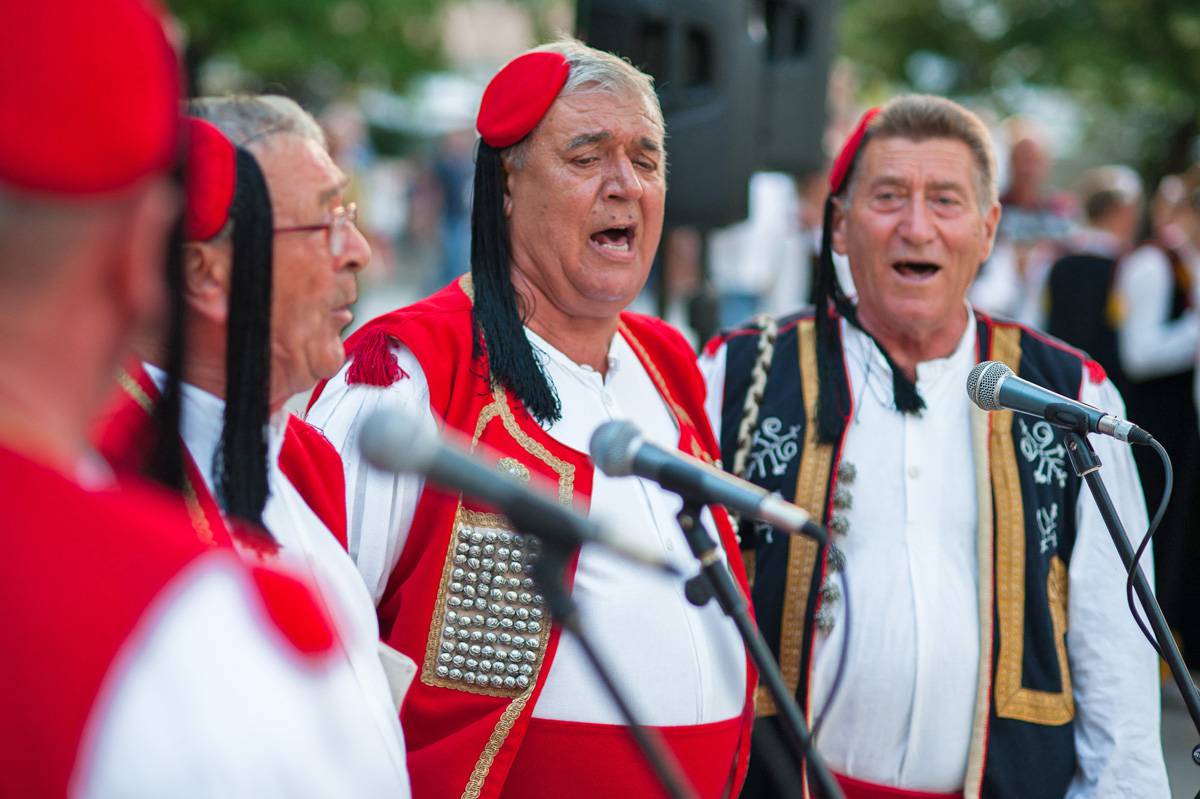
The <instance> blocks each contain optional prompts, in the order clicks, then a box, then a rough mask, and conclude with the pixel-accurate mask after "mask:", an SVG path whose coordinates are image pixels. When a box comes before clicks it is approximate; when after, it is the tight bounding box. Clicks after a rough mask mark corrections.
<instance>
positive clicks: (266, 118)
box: [187, 94, 328, 150]
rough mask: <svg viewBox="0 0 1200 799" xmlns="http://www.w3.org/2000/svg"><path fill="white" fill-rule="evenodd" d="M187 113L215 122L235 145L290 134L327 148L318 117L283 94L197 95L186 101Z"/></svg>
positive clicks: (248, 145) (247, 145) (248, 143)
mask: <svg viewBox="0 0 1200 799" xmlns="http://www.w3.org/2000/svg"><path fill="white" fill-rule="evenodd" d="M187 112H188V114H189V115H191V116H195V117H199V118H200V119H204V120H207V121H209V122H211V123H212V124H214V125H216V126H217V127H218V128H220V129H221V132H222V133H224V134H225V135H226V136H228V137H229V140H230V141H231V142H233V143H234V144H235V145H237V146H238V147H252V146H254V145H255V144H256V143H257V142H260V141H263V140H265V139H269V138H270V137H272V136H277V135H280V134H292V135H295V136H300V137H301V138H305V139H310V140H311V141H314V142H316V143H317V144H319V145H320V146H321V149H323V150H324V149H328V145H327V143H326V141H325V132H324V131H322V130H321V126H320V125H319V124H317V120H315V119H313V116H312V114H310V113H308V112H307V111H305V110H304V109H303V108H301V107H300V104H299V103H297V102H296V101H295V100H293V99H291V98H290V97H284V96H283V95H279V94H241V95H230V96H227V97H197V98H196V99H194V100H191V101H190V102H188V109H187Z"/></svg>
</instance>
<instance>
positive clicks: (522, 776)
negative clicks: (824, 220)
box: [308, 41, 753, 799]
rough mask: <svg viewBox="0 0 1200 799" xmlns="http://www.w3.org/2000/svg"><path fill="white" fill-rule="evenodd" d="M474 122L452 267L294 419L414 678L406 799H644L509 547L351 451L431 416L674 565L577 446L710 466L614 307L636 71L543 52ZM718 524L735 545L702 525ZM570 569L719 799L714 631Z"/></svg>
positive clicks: (632, 253) (642, 249)
mask: <svg viewBox="0 0 1200 799" xmlns="http://www.w3.org/2000/svg"><path fill="white" fill-rule="evenodd" d="M477 124H478V128H479V132H480V134H481V136H482V142H481V144H480V145H479V155H478V162H477V167H476V177H475V197H474V210H473V214H474V218H473V231H472V233H473V241H472V259H471V273H470V274H469V275H467V276H464V277H463V278H461V279H460V280H458V281H457V282H455V283H453V284H451V285H449V286H447V287H446V288H444V289H443V290H441V291H440V292H438V293H436V294H434V295H433V296H431V297H429V298H427V299H425V300H422V301H420V302H418V303H416V304H415V305H412V306H409V307H407V308H401V309H400V310H397V311H395V312H393V313H390V314H387V315H385V316H382V317H380V318H378V319H376V320H374V321H373V322H371V323H369V324H368V325H367V326H366V328H365V329H364V330H362V331H360V332H359V333H357V334H356V335H355V336H353V337H352V338H351V339H350V341H349V342H348V349H349V351H350V353H351V358H352V361H351V363H350V364H349V365H348V367H347V368H346V369H343V370H342V371H341V372H340V373H339V374H338V375H337V376H336V377H335V378H334V379H333V380H331V381H329V383H328V384H327V385H326V386H325V387H324V389H323V391H321V393H320V396H319V399H318V400H317V401H316V402H315V404H314V405H313V407H312V408H311V410H310V413H309V417H308V418H309V421H310V422H312V423H314V424H316V425H317V426H318V427H321V428H323V429H324V431H325V433H326V434H327V435H328V436H329V437H330V438H331V439H332V440H333V441H334V442H335V444H336V445H337V446H338V447H339V449H340V450H341V452H342V456H343V458H344V460H345V463H346V477H347V492H348V497H349V508H348V510H349V529H350V537H349V539H350V550H351V552H352V554H353V555H354V556H355V558H356V560H357V563H358V567H359V569H360V571H361V572H362V574H363V575H364V577H365V578H366V580H367V583H368V585H369V586H370V587H371V589H372V590H373V591H374V593H375V597H376V600H377V603H378V606H379V613H380V618H381V620H382V623H383V635H384V638H385V640H387V641H388V642H389V643H391V644H392V645H393V646H395V647H396V648H397V649H399V650H400V651H402V652H404V653H406V654H408V655H410V656H411V657H413V658H414V659H416V660H417V661H418V663H419V665H420V668H421V673H420V678H419V680H418V681H417V683H416V684H414V686H413V688H412V690H411V692H410V694H409V697H408V699H407V701H406V702H405V705H404V707H403V710H402V715H401V720H402V723H403V726H404V729H405V736H406V739H407V741H408V745H409V769H410V772H411V775H412V779H413V790H414V794H415V795H419V796H432V797H449V796H454V797H457V796H489V797H494V796H507V797H525V798H526V799H528V798H529V797H535V798H536V797H562V796H573V797H581V796H582V797H593V796H594V797H601V796H604V797H611V796H654V795H658V793H657V791H658V789H657V788H656V787H655V785H654V782H653V778H652V775H651V773H650V772H649V771H648V769H647V768H646V767H645V766H644V765H643V763H642V762H641V760H640V758H639V757H638V755H637V753H636V750H634V749H633V746H632V742H631V741H630V739H629V737H628V734H627V732H626V730H625V729H624V728H623V727H622V726H620V722H621V719H620V716H619V715H618V713H617V712H616V710H615V708H614V707H613V706H612V705H611V703H610V702H609V700H608V698H607V696H606V695H605V694H604V692H603V690H602V688H601V686H600V685H599V684H598V683H597V681H596V680H595V679H594V677H593V676H592V674H591V671H590V670H589V667H588V664H587V661H586V659H585V657H584V654H583V652H582V650H581V649H580V647H579V646H578V645H577V643H576V642H575V640H574V639H571V638H562V637H561V636H560V634H559V629H558V627H557V626H556V625H551V624H549V623H548V619H547V611H546V608H545V605H544V602H543V599H542V597H541V596H540V595H539V594H538V593H537V591H536V588H535V587H534V586H533V584H532V582H531V581H530V579H529V578H528V576H527V575H526V574H525V567H526V564H527V561H528V555H529V546H528V545H527V544H526V542H524V541H523V540H522V538H521V536H519V535H518V534H517V533H516V532H515V531H513V530H511V529H509V528H508V526H507V524H506V522H505V521H504V519H503V518H502V517H497V516H494V515H491V514H488V513H484V512H481V509H480V508H479V507H478V506H477V505H475V504H474V503H472V502H471V500H470V499H469V498H466V497H464V498H462V499H461V500H460V499H459V498H458V497H457V496H451V495H448V494H446V493H443V492H439V491H435V490H433V489H430V488H426V487H425V486H424V485H423V484H422V481H421V480H420V479H419V478H416V477H405V476H402V477H399V478H395V477H393V476H392V475H384V474H382V473H372V472H371V471H369V470H368V468H367V465H366V464H365V463H364V462H362V460H361V459H360V457H359V455H358V454H357V453H358V441H357V438H358V434H359V430H360V425H361V423H362V421H363V420H364V419H365V418H366V417H367V416H368V415H369V414H370V413H371V412H372V411H374V410H375V409H379V408H391V409H396V410H399V411H403V412H407V413H410V414H417V415H419V416H422V417H424V418H426V419H436V420H437V421H436V423H437V424H438V425H440V426H444V427H446V428H449V429H455V430H459V431H462V432H464V433H465V434H466V435H467V436H468V437H471V439H472V440H473V441H474V442H477V443H479V444H484V445H488V446H489V447H491V448H492V449H494V450H497V451H499V452H500V453H501V454H502V455H503V456H504V458H503V459H502V460H501V461H500V464H501V467H502V468H505V469H507V470H509V471H511V472H513V473H515V474H517V475H520V476H522V477H525V478H529V477H531V476H534V475H537V476H541V477H543V478H548V479H549V480H551V481H553V483H554V484H556V485H557V486H558V496H559V498H560V500H561V501H563V502H571V501H572V500H573V501H574V502H575V503H576V504H578V505H580V506H583V507H587V508H588V509H589V510H588V512H589V514H590V515H592V516H597V517H604V518H607V519H608V520H610V521H612V522H613V523H614V525H615V526H616V528H617V529H618V530H619V532H620V534H621V535H624V536H629V537H631V538H635V539H636V540H638V541H639V542H640V543H641V544H642V545H644V546H650V547H652V548H654V549H657V550H659V551H660V552H661V554H662V555H663V556H664V557H665V558H667V559H668V560H670V561H672V562H674V563H675V564H677V565H678V566H680V567H681V568H684V569H687V570H688V571H694V569H695V566H694V565H693V564H691V563H690V562H689V561H690V560H691V555H690V554H689V551H688V547H687V544H686V542H685V540H684V538H683V536H682V533H681V532H680V531H679V529H678V527H677V524H676V521H675V519H674V514H675V513H676V512H677V511H678V510H679V507H680V503H679V500H678V499H677V498H675V497H674V496H671V495H668V494H666V493H664V492H663V491H662V490H660V489H659V488H658V487H657V486H655V485H653V484H651V483H647V482H644V481H642V480H638V479H610V478H608V477H606V476H605V475H603V474H601V473H599V472H598V471H597V470H596V469H595V468H594V466H593V464H592V462H591V460H590V459H589V458H588V456H587V455H586V454H585V453H586V451H587V448H588V441H589V438H590V436H591V434H592V432H593V431H594V429H595V428H596V427H597V426H598V425H600V424H601V423H603V422H605V421H608V420H610V419H636V420H637V424H638V425H639V426H640V427H641V428H642V430H643V431H644V432H645V434H646V435H647V437H648V438H649V439H651V440H653V441H655V442H656V443H658V444H660V445H662V446H665V447H669V448H672V449H674V448H680V449H682V450H684V451H686V452H688V453H691V454H695V455H698V456H700V457H707V458H710V459H712V458H713V457H714V456H715V442H714V441H713V439H712V435H711V431H710V429H709V426H708V423H707V422H706V421H705V418H704V408H703V391H704V387H703V382H702V380H701V377H700V375H699V373H698V371H697V370H696V368H695V364H694V358H693V356H692V352H691V350H690V348H689V346H688V345H687V343H686V342H685V341H684V340H683V338H682V337H681V336H680V335H679V334H678V333H677V332H676V331H674V330H672V329H671V328H669V327H668V326H667V325H665V324H663V323H662V322H660V321H658V320H655V319H650V318H646V317H643V316H638V315H636V314H631V313H627V312H624V311H623V309H624V308H625V307H626V306H627V305H629V303H630V302H631V301H632V300H633V299H634V298H635V297H636V296H637V294H638V292H639V291H640V290H641V288H642V286H643V284H644V283H645V281H646V277H647V274H648V272H649V270H650V266H651V262H652V260H653V258H654V252H655V249H656V247H657V246H658V242H659V236H660V234H661V232H662V222H663V204H664V196H665V193H666V152H665V149H664V131H663V120H662V113H661V110H660V108H659V105H658V102H657V99H656V97H655V94H654V91H653V88H652V86H651V83H650V79H649V78H648V77H647V76H646V75H644V74H642V73H640V72H638V71H637V70H635V69H634V68H633V67H631V66H630V65H629V64H628V63H627V62H625V61H622V60H620V59H618V58H615V57H613V56H611V55H609V54H607V53H603V52H600V51H597V50H594V49H591V48H588V47H585V46H583V45H582V44H580V43H578V42H573V41H565V42H560V43H557V44H553V45H549V46H545V47H541V48H538V49H536V50H534V51H531V52H528V53H526V54H524V55H522V56H519V57H518V58H516V59H514V60H513V61H512V62H510V63H509V64H508V65H507V66H505V67H504V69H502V70H501V71H500V72H499V74H497V75H496V77H495V78H494V79H493V80H492V82H491V84H490V85H489V86H488V89H487V91H486V92H485V94H484V98H483V102H482V105H481V108H480V111H479V118H478V123H477ZM710 523H713V520H710ZM715 525H716V527H717V528H719V533H720V537H721V539H722V541H723V543H724V544H725V547H726V549H727V551H729V552H736V549H735V547H736V544H735V543H734V539H733V537H732V531H731V529H730V528H729V526H728V524H727V519H726V517H725V516H724V514H723V513H721V512H718V513H716V514H715ZM732 560H733V561H735V563H734V568H735V571H736V573H737V574H738V576H739V578H740V577H741V567H740V560H739V559H738V558H733V559H732ZM569 575H570V578H571V580H572V581H573V589H572V591H573V596H574V599H575V601H576V602H577V603H578V605H579V606H580V609H581V615H582V618H583V620H584V622H585V624H586V626H587V627H588V628H589V631H590V634H591V636H592V637H593V638H594V639H595V641H596V642H598V644H599V647H600V649H601V650H602V652H603V654H604V656H605V658H606V659H607V660H608V661H609V663H610V664H611V665H612V666H613V667H614V669H615V671H616V675H617V679H618V681H619V682H620V684H621V685H622V686H623V687H624V688H625V689H626V690H627V691H628V692H629V693H630V694H631V698H632V702H633V705H634V706H635V707H636V708H638V709H639V710H640V712H641V713H642V714H643V716H644V720H645V721H646V722H647V723H648V724H650V725H653V726H655V727H657V728H658V729H659V731H660V732H661V733H662V735H663V737H664V738H665V739H666V742H667V745H668V746H669V747H670V748H671V749H672V750H673V751H674V753H675V754H676V756H677V757H678V758H679V760H680V761H681V763H682V766H683V769H684V771H685V773H686V775H687V777H688V778H689V779H690V781H691V782H692V784H693V785H694V786H695V787H696V788H697V790H698V791H699V793H700V795H701V796H705V797H718V796H729V795H735V794H736V792H737V790H738V788H739V787H740V784H741V781H742V774H743V773H744V768H745V764H746V755H747V743H748V733H749V729H748V706H749V705H748V699H749V693H750V687H751V685H752V681H753V672H752V670H751V669H750V668H748V666H747V663H746V656H745V651H744V649H743V647H742V645H741V643H740V641H739V640H738V638H737V633H736V631H735V629H734V627H733V625H732V623H731V622H729V621H728V620H727V619H726V618H725V617H724V616H723V615H722V613H721V611H720V609H719V608H717V607H716V606H715V604H713V603H710V604H709V606H707V607H703V608H697V607H694V606H692V605H691V604H689V603H688V601H687V600H686V599H685V598H684V595H683V592H682V589H681V585H680V584H679V582H678V581H675V580H671V579H668V578H666V577H663V576H661V575H658V574H652V573H649V572H644V571H641V570H638V569H635V568H631V567H627V566H626V565H625V564H624V563H622V562H619V561H617V560H614V559H613V558H612V557H611V556H610V555H608V554H607V553H605V552H603V551H594V550H593V549H592V548H590V547H584V549H583V550H582V552H581V553H580V555H579V557H578V560H577V562H576V563H574V564H573V565H572V568H571V569H570V570H569Z"/></svg>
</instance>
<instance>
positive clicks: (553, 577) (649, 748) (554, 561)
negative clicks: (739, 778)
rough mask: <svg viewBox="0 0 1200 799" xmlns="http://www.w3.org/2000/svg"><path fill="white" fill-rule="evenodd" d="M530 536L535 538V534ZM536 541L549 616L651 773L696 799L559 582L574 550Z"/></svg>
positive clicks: (684, 797)
mask: <svg viewBox="0 0 1200 799" xmlns="http://www.w3.org/2000/svg"><path fill="white" fill-rule="evenodd" d="M531 537H533V538H536V536H531ZM539 540H540V541H541V543H542V547H541V552H540V553H539V554H538V557H537V558H536V559H535V560H534V562H533V564H532V565H531V566H530V569H529V573H530V576H531V577H532V578H533V581H534V583H536V584H537V586H538V588H539V589H540V590H541V592H542V596H543V597H544V598H545V600H546V607H547V609H548V610H549V611H550V616H551V617H552V618H553V619H554V620H555V621H556V622H558V624H559V625H560V626H561V627H562V628H563V630H565V631H567V632H569V633H571V635H573V636H575V640H577V641H578V642H579V645H580V647H581V648H582V649H583V653H584V655H585V656H586V657H587V660H588V663H589V664H590V665H591V667H592V670H593V671H595V672H596V676H597V677H599V678H600V682H601V683H603V685H604V688H605V690H606V691H607V692H608V695H609V696H610V697H611V698H612V701H613V704H615V705H616V706H617V709H618V710H619V711H620V713H621V716H622V718H624V719H625V724H626V726H628V727H629V733H630V735H632V736H633V740H634V742H635V743H636V744H637V746H638V749H640V750H641V752H642V755H643V756H644V757H645V758H646V762H647V763H649V765H650V768H651V769H652V770H653V771H654V775H655V776H656V777H657V778H658V781H659V782H660V783H662V786H663V789H664V790H665V791H666V792H667V794H668V795H669V796H670V797H671V798H672V799H696V792H695V790H693V789H692V787H691V785H690V784H689V783H688V781H687V778H686V777H685V776H684V774H683V770H682V769H681V768H680V767H679V762H678V761H677V760H676V759H675V757H674V756H673V755H672V754H671V753H670V751H668V750H667V747H666V746H665V745H664V744H663V741H662V738H661V737H659V735H658V733H657V732H655V731H653V730H649V729H647V728H646V727H644V726H642V724H641V723H640V722H639V721H638V720H637V717H636V716H635V714H634V712H633V708H632V707H630V705H629V702H628V700H627V699H626V698H625V696H624V694H622V692H621V689H620V688H619V687H618V686H617V683H616V680H615V679H614V678H613V675H612V672H611V671H610V670H609V668H608V666H607V665H605V663H604V661H603V660H601V658H600V654H599V652H598V651H597V650H596V647H595V646H594V645H593V643H592V641H591V639H590V638H588V636H587V635H586V633H585V632H584V629H583V625H582V624H581V623H580V619H579V608H578V606H577V605H576V604H575V600H574V599H572V598H571V594H570V592H569V591H567V590H566V587H565V586H564V585H563V582H562V574H563V570H564V569H565V568H566V565H567V563H568V561H569V560H570V558H571V556H572V555H573V554H574V551H575V549H574V548H573V547H568V546H566V545H565V544H563V543H561V542H559V541H556V540H553V539H549V538H540V539H539Z"/></svg>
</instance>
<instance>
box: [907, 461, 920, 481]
mask: <svg viewBox="0 0 1200 799" xmlns="http://www.w3.org/2000/svg"><path fill="white" fill-rule="evenodd" d="M920 475H921V470H920V469H918V468H917V467H916V466H915V465H913V466H909V467H908V476H909V477H911V478H912V479H913V480H916V479H917V478H918V477H919V476H920Z"/></svg>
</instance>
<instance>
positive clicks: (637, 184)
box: [605, 154, 644, 200]
mask: <svg viewBox="0 0 1200 799" xmlns="http://www.w3.org/2000/svg"><path fill="white" fill-rule="evenodd" d="M605 179H606V185H605V193H606V194H607V196H609V197H612V198H616V199H623V200H637V199H639V198H640V197H641V196H642V193H643V191H644V188H643V186H642V179H641V178H640V177H639V176H638V173H637V169H635V168H634V165H633V162H632V161H630V160H629V157H628V156H626V155H624V154H621V155H618V156H617V157H616V158H615V159H614V160H613V163H612V164H611V165H610V168H609V170H608V174H607V175H605Z"/></svg>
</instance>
